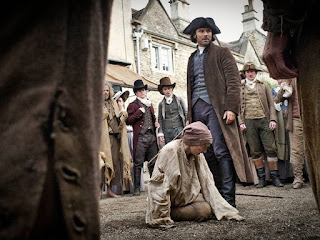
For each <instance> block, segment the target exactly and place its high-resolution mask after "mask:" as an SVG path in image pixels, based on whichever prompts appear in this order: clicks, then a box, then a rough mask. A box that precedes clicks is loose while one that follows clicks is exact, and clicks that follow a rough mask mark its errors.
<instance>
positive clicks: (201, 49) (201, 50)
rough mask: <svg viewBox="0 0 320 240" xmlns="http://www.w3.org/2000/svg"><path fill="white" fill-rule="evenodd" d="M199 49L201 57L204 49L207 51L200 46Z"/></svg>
mask: <svg viewBox="0 0 320 240" xmlns="http://www.w3.org/2000/svg"><path fill="white" fill-rule="evenodd" d="M198 48H199V52H200V55H201V54H202V53H203V51H204V49H206V47H199V46H198Z"/></svg>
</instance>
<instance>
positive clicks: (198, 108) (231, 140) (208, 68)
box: [183, 17, 253, 206]
mask: <svg viewBox="0 0 320 240" xmlns="http://www.w3.org/2000/svg"><path fill="white" fill-rule="evenodd" d="M183 32H184V33H185V34H189V35H190V38H191V41H192V42H194V43H197V45H198V46H197V50H196V51H195V52H194V53H192V54H191V56H190V58H189V62H188V72H187V75H188V79H187V83H188V84H187V91H188V103H189V105H188V120H189V121H190V122H194V121H201V122H203V123H204V124H206V125H207V126H208V128H209V129H210V131H211V134H212V136H213V142H212V145H211V146H210V147H209V148H208V151H207V153H206V154H205V157H206V160H207V162H208V165H209V167H210V170H211V172H212V173H213V176H214V179H215V182H216V185H217V188H218V189H219V191H220V193H221V195H222V196H223V197H224V198H225V199H226V200H227V202H229V203H230V204H231V205H233V206H235V205H236V204H235V181H236V174H235V170H236V173H237V175H238V178H239V180H240V181H241V182H253V176H252V171H251V166H250V163H249V160H248V155H247V152H246V149H245V145H244V141H243V138H242V135H241V132H240V130H239V126H238V124H237V122H236V116H237V115H238V114H239V109H240V77H239V72H238V69H237V65H236V62H235V60H234V57H233V56H232V54H231V52H230V50H229V49H228V48H225V47H220V46H217V45H215V44H214V43H213V41H214V35H215V34H218V33H220V30H219V28H218V27H217V26H216V24H215V22H214V20H213V19H212V18H203V17H199V18H196V19H194V20H193V21H192V22H191V23H190V24H189V25H188V26H187V27H186V29H185V30H184V31H183Z"/></svg>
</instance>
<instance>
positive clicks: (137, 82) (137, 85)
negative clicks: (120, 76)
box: [133, 79, 148, 93]
mask: <svg viewBox="0 0 320 240" xmlns="http://www.w3.org/2000/svg"><path fill="white" fill-rule="evenodd" d="M141 88H144V89H146V90H147V89H148V85H147V84H144V83H143V82H142V80H141V79H137V80H135V81H134V83H133V92H134V93H136V91H137V90H139V89H141Z"/></svg>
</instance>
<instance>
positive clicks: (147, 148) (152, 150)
mask: <svg viewBox="0 0 320 240" xmlns="http://www.w3.org/2000/svg"><path fill="white" fill-rule="evenodd" d="M157 153H158V146H157V141H156V136H155V135H154V134H153V133H149V132H147V133H146V134H144V135H139V137H138V142H137V147H136V150H135V158H134V167H135V168H140V169H141V168H142V167H143V163H144V162H145V161H148V162H149V161H150V160H151V159H152V158H153V157H154V156H156V155H157Z"/></svg>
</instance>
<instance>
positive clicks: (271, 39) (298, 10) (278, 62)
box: [262, 0, 320, 210]
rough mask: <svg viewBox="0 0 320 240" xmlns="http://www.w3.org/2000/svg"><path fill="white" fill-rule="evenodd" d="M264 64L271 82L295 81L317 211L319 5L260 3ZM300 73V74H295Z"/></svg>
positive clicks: (319, 166) (292, 0)
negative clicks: (275, 80)
mask: <svg viewBox="0 0 320 240" xmlns="http://www.w3.org/2000/svg"><path fill="white" fill-rule="evenodd" d="M263 3H264V11H263V18H264V19H263V26H262V28H263V29H264V30H266V31H268V32H269V33H268V36H267V40H266V44H265V48H264V53H263V60H264V62H265V63H266V65H267V66H268V69H269V72H270V76H271V77H272V78H274V79H289V78H294V77H298V76H299V77H298V81H297V90H298V95H299V98H300V104H301V117H302V123H303V134H304V140H305V151H306V152H305V153H306V160H307V164H308V174H309V179H310V182H311V185H312V189H313V193H314V195H315V198H316V201H317V205H318V209H319V210H320V171H319V169H320V159H319V155H320V134H319V132H320V123H319V121H320V57H319V54H320V28H319V27H317V25H315V23H318V22H319V12H320V1H317V0H308V1H299V0H284V1H274V0H263ZM298 71H299V72H298Z"/></svg>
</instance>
